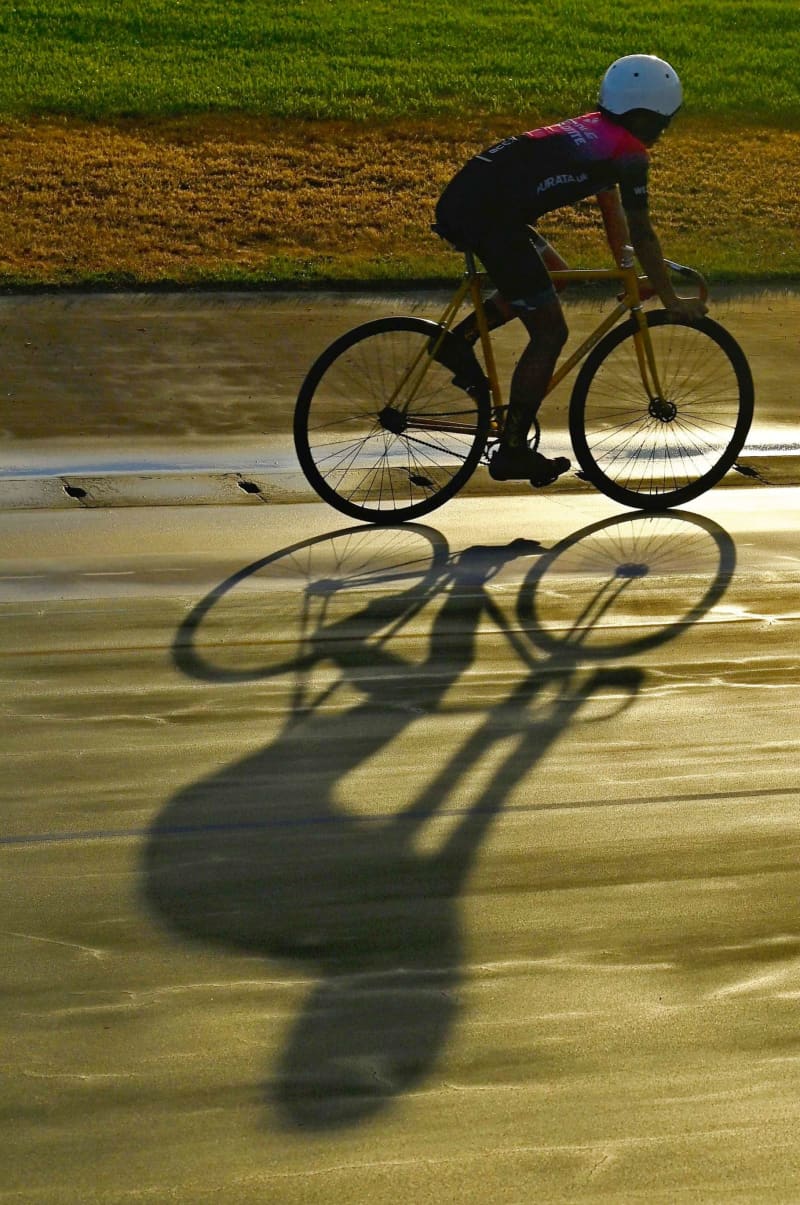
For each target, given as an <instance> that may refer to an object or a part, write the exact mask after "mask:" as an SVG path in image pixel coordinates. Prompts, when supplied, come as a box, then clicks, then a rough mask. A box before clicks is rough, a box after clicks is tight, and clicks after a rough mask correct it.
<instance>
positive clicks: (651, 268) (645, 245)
mask: <svg viewBox="0 0 800 1205" xmlns="http://www.w3.org/2000/svg"><path fill="white" fill-rule="evenodd" d="M625 217H626V219H627V223H628V229H629V230H630V236H631V243H632V244H633V249H634V251H635V252H636V258H637V259H638V261H639V263H640V264H641V265H642V270H643V272H644V274H645V276H646V277H647V278H648V280H649V281H650V284H651V285H652V286H653V288H654V289H655V291H656V293H658V296H659V297H660V299H661V302H662V304H663V306H664V308H665V309H667V310H670V311H671V313H673V314H680V316H681V317H682V318H702V316H703V314H705V313H706V312H707V308H708V307H707V306H706V305H705V304H704V303H703V302H702V301H700V299H699V298H697V297H679V296H678V294H677V293H676V292H675V289H674V288H673V287H672V281H671V280H670V278H669V271H668V269H667V266H666V264H665V263H664V256H663V254H662V251H661V243H660V242H659V240H658V235H657V234H656V232H655V230H654V229H653V227H652V225H651V223H650V215H649V214H648V212H647V210H646V209H628V210H626V212H625Z"/></svg>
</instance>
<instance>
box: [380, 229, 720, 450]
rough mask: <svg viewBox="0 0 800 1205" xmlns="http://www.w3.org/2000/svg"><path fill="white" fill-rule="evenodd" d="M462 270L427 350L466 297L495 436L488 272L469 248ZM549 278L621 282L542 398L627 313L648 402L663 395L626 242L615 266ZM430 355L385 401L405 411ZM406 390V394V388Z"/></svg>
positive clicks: (497, 415) (437, 424)
mask: <svg viewBox="0 0 800 1205" xmlns="http://www.w3.org/2000/svg"><path fill="white" fill-rule="evenodd" d="M465 261H466V270H465V272H464V276H463V278H462V280H461V282H460V284H459V286H458V288H457V289H456V291H455V293H454V294H453V296H452V297H451V299H450V300H449V302H448V303H447V305H446V306H445V308H444V311H443V312H442V315H441V317H440V318H439V326H440V327H441V328H442V332H441V334H440V336H439V338H438V339H437V340H436V342H435V343H434V344H433V347H432V348H431V349H430V350H431V352H432V353H435V351H436V348H437V347H438V345H439V343H440V342H441V340H442V339H443V338H444V337H445V334H446V332H447V331H449V330H450V328H451V326H452V325H453V322H454V320H455V317H456V315H457V313H458V311H459V310H460V308H461V306H462V305H463V303H464V301H465V300H466V298H467V297H468V296H469V297H470V300H471V302H472V305H473V308H474V310H475V316H476V319H477V324H478V332H479V335H480V343H481V349H482V351H483V358H484V363H485V366H486V376H487V378H488V380H489V389H490V392H491V398H492V418H491V423H490V431H491V433H492V434H493V435H499V434H501V433H502V430H503V424H504V421H505V413H506V411H507V409H508V406H507V405H506V404H505V403H504V402H503V398H502V393H501V389H500V381H499V379H498V376H497V365H496V363H495V358H494V351H493V349H492V341H491V336H490V333H489V328H488V326H487V323H486V312H485V310H484V307H483V292H482V289H483V285H484V283H485V281H486V280H487V274H486V273H485V272H483V271H481V270H480V269H479V268H478V267H477V265H476V262H475V257H474V256H473V254H472V252H470V251H467V252H466V253H465ZM665 262H666V264H667V266H668V267H669V268H671V269H672V270H673V271H675V272H678V273H680V274H682V275H684V276H691V277H693V278H694V279H696V280H698V281H699V282H700V286H701V293H702V291H703V290H704V288H705V282H704V281H703V279H702V277H701V276H700V275H699V273H696V272H694V271H693V270H692V269H690V268H685V267H683V266H682V265H681V264H675V263H672V262H671V261H670V260H666V261H665ZM550 278H551V280H552V281H553V283H554V284H555V285H559V284H575V283H579V282H581V281H617V282H619V283H621V284H622V294H621V296H620V298H619V300H618V302H617V305H616V306H615V307H614V309H613V310H612V311H611V312H610V313H609V314H608V315H607V316H606V317H605V318H604V319H603V320H602V321H601V322H600V324H599V325H598V326H597V327H596V328H595V329H594V330H593V331H592V332H591V334H589V335H588V336H587V337H586V338H585V339H584V340H583V342H582V343H581V344H580V345H579V346H578V347H576V348H575V349H574V351H572V352H571V354H570V355H569V356H568V357H567V359H566V360H564V361H563V362H562V363H561V364H559V366H558V368H557V369H556V371H555V372H554V373H553V376H552V377H551V378H550V383H549V385H548V386H547V390H546V392H545V397H546V396H547V395H548V394H549V393H551V392H552V390H553V389H555V387H556V386H557V385H558V384H559V383H560V382H561V381H562V380H563V379H564V377H566V376H567V374H568V373H570V372H571V371H572V369H573V368H575V367H576V365H577V364H579V363H580V362H581V360H583V359H584V358H585V357H586V356H587V355H588V354H589V352H590V351H591V350H592V348H594V347H596V345H597V344H598V343H599V342H600V340H601V339H602V338H603V336H604V335H606V334H607V333H608V332H609V331H610V330H611V329H612V327H614V326H616V324H617V323H618V322H619V320H620V318H622V316H623V315H624V314H625V313H630V314H631V315H632V317H633V318H634V319H635V320H636V324H637V330H636V331H635V333H634V346H635V348H636V358H637V361H638V364H639V372H640V374H641V378H642V386H643V388H644V391H645V393H646V395H647V397H648V398H649V400H650V401H651V402H653V401H654V400H656V399H657V398H660V397H663V392H662V388H661V382H660V380H659V375H658V368H657V366H656V361H655V355H654V352H653V344H652V341H651V339H650V329H649V327H648V325H647V320H646V318H645V315H644V312H643V310H642V299H641V295H640V292H639V284H640V281H643V280H645V279H646V278H645V277H640V276H639V274H638V272H637V269H636V266H635V263H634V258H633V248H632V247H626V248H625V251H624V255H623V259H622V263H621V264H620V266H619V267H614V268H563V269H559V270H558V271H555V270H554V271H552V272H551V273H550ZM431 358H432V357H431V355H426V353H425V350H424V349H423V350H421V351H420V352H419V354H418V355H417V356H416V358H415V359H414V361H413V362H412V364H411V365H410V366H409V368H408V370H407V371H406V373H405V375H404V376H403V378H402V379H401V381H400V382H399V384H398V385H397V388H396V389H395V391H394V393H393V394H392V397H391V398H390V400H389V405H390V406H393V407H396V408H397V409H399V410H400V411H401V412H403V413H405V412H406V407H407V405H408V403H409V402H410V400H411V399H412V398H413V397H414V395H415V394H416V391H417V389H418V387H419V385H420V383H421V381H422V378H423V377H424V375H425V373H426V372H427V369H428V366H429V365H430V363H431ZM407 386H408V393H407V394H406V387H407ZM401 396H406V397H407V399H408V400H407V401H406V403H405V405H403V404H402V403H400V401H399V399H400V397H401ZM407 421H408V426H409V427H413V428H415V429H421V428H423V429H424V428H427V429H429V430H436V431H452V432H455V433H462V434H464V433H466V434H469V433H470V431H471V430H472V429H473V428H471V427H467V426H465V425H463V424H460V423H456V422H452V421H448V420H445V419H435V418H424V417H423V416H413V417H412V416H410V415H409V416H408V419H407Z"/></svg>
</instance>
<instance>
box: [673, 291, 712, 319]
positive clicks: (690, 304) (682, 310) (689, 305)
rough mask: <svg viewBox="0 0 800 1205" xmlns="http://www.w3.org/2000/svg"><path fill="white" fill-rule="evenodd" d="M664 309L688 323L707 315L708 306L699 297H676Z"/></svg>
mask: <svg viewBox="0 0 800 1205" xmlns="http://www.w3.org/2000/svg"><path fill="white" fill-rule="evenodd" d="M666 309H667V310H669V312H670V314H675V316H676V317H677V318H686V319H687V320H688V321H689V322H696V321H697V319H698V318H702V317H703V315H704V314H707V313H708V306H707V305H706V303H705V302H704V301H701V300H700V298H699V297H676V298H675V300H674V301H672V302H670V304H669V305H668V306H667V307H666Z"/></svg>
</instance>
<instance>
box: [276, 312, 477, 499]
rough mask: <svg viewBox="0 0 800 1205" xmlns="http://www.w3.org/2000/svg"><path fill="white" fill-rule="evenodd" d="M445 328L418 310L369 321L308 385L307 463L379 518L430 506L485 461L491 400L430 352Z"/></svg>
mask: <svg viewBox="0 0 800 1205" xmlns="http://www.w3.org/2000/svg"><path fill="white" fill-rule="evenodd" d="M435 330H436V327H435V326H433V325H432V324H431V323H429V322H425V321H424V320H422V319H414V318H397V319H379V320H378V321H376V322H374V323H367V324H365V326H364V327H361V328H356V330H355V331H353V332H351V333H350V334H349V335H347V336H344V337H343V338H342V339H341V340H339V341H337V343H336V344H333V345H332V347H331V348H330V349H329V350H328V352H326V353H324V354H323V356H322V357H321V358H320V361H318V364H317V365H315V367H314V369H312V371H311V373H310V374H309V378H307V380H306V383H305V384H304V386H303V389H302V390H301V395H300V398H299V399H298V409H297V413H296V419H295V445H296V447H297V450H298V456H299V457H300V461H301V465H302V467H303V470H304V472H305V473H306V476H307V477H308V478H309V480H310V481H311V483H312V484H313V485H314V488H315V489H316V490H317V492H318V493H320V494H321V496H322V497H324V498H325V499H326V500H327V501H329V502H331V503H332V504H333V505H334V506H337V507H338V508H339V509H340V510H343V511H344V512H345V513H346V514H350V515H354V516H356V517H358V518H367V519H371V520H372V521H378V522H384V521H389V520H391V519H393V518H400V519H404V518H411V517H414V516H415V515H419V514H424V513H426V511H429V510H431V509H432V508H433V507H434V506H437V505H439V504H440V503H441V502H443V501H444V500H445V499H446V498H447V497H450V496H451V495H452V494H453V493H454V492H455V491H456V490H457V489H458V488H459V487H460V485H461V484H463V482H464V481H465V480H466V479H467V477H469V475H470V474H471V473H472V471H473V470H474V468H475V466H476V465H477V463H478V461H479V459H480V455H481V452H482V450H483V445H484V443H485V440H486V434H487V431H488V424H489V405H488V398H479V399H476V398H474V397H472V396H471V395H470V394H468V393H466V392H465V391H464V390H462V389H460V388H457V387H456V386H455V385H454V384H453V383H452V373H451V372H449V371H448V370H447V369H445V368H443V367H442V366H441V365H439V364H437V363H435V362H434V361H431V360H430V359H429V357H428V354H427V348H428V343H429V340H430V338H431V333H432V331H434V332H435ZM453 428H458V430H454V429H453Z"/></svg>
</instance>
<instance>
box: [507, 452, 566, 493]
mask: <svg viewBox="0 0 800 1205" xmlns="http://www.w3.org/2000/svg"><path fill="white" fill-rule="evenodd" d="M568 468H569V461H568V460H567V458H566V456H556V457H555V458H554V459H552V460H551V459H550V457H548V456H542V454H541V452H534V451H533V449H532V448H506V447H503V445H502V444H501V445H500V446H499V447H498V449H497V451H496V452H495V453H494V455H493V456H492V458H491V460H490V461H489V476H490V477H492V478H493V479H494V480H495V481H525V480H527V481H530V483H531V485H534V486H536V487H537V488H539V487H541V486H543V485H552V483H553V482H554V481H555V480H556V478H557V477H560V476H561V474H562V473H566V471H567V469H568Z"/></svg>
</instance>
